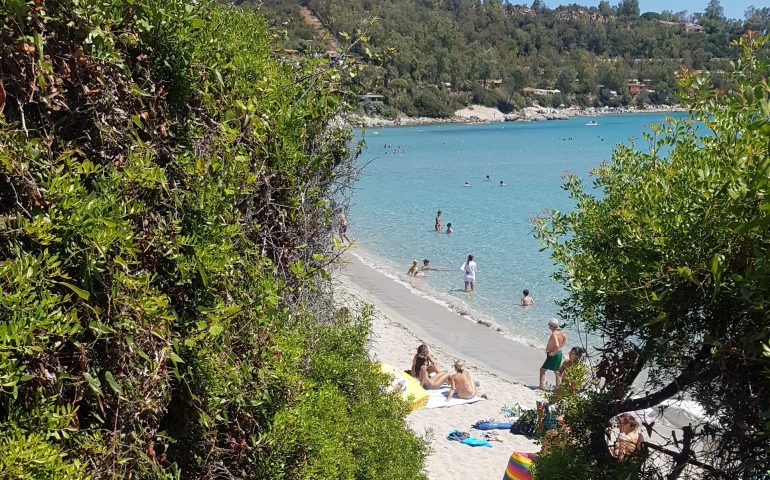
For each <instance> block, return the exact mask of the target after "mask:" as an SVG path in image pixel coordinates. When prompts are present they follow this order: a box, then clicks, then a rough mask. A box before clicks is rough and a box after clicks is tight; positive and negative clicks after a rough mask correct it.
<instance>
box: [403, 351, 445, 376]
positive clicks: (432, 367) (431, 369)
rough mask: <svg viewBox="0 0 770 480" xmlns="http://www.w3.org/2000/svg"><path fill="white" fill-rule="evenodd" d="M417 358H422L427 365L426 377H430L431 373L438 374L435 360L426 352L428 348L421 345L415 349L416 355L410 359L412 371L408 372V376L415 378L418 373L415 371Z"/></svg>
mask: <svg viewBox="0 0 770 480" xmlns="http://www.w3.org/2000/svg"><path fill="white" fill-rule="evenodd" d="M418 358H423V359H425V360H426V362H425V364H426V365H427V368H428V375H430V374H431V373H439V370H438V364H437V363H436V360H435V359H434V358H433V356H432V355H431V354H430V352H429V351H428V346H427V345H425V344H424V343H423V344H422V345H420V346H419V347H417V354H415V356H414V358H413V359H412V369H411V370H410V371H409V374H410V375H412V376H413V377H414V378H417V377H418V373H419V372H418V371H417V370H416V369H415V367H416V365H417V359H418Z"/></svg>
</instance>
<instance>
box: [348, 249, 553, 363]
mask: <svg viewBox="0 0 770 480" xmlns="http://www.w3.org/2000/svg"><path fill="white" fill-rule="evenodd" d="M349 253H350V254H351V255H353V256H354V257H355V258H356V259H358V261H360V262H361V263H362V264H364V265H366V266H367V267H369V268H371V269H373V270H375V271H376V272H377V273H379V274H381V275H382V276H384V277H386V278H387V279H389V280H391V281H393V282H395V283H397V284H399V285H401V286H403V287H405V288H406V289H407V290H408V291H409V292H410V293H411V294H413V295H415V296H418V297H420V298H423V299H425V300H429V301H431V302H433V303H435V304H437V305H440V306H441V307H443V308H445V309H446V310H447V311H449V312H451V313H455V314H458V315H460V316H461V317H463V318H464V319H466V320H468V321H470V322H472V323H478V324H482V325H484V326H487V327H488V328H490V329H492V330H494V331H496V332H497V333H499V334H500V335H502V336H504V337H505V338H508V339H509V340H512V341H514V342H517V343H520V344H522V345H526V346H528V347H533V348H538V349H540V348H544V347H545V344H538V343H537V342H535V341H533V340H532V339H530V338H526V337H522V336H520V335H516V334H515V333H514V332H512V331H511V330H510V328H509V327H508V326H506V325H503V324H500V323H499V322H496V321H495V320H494V319H492V318H490V317H489V316H487V315H484V314H483V313H481V312H479V311H477V310H474V309H472V308H470V307H469V306H468V305H466V304H465V303H464V302H462V301H460V300H457V299H456V298H452V297H448V298H446V297H444V296H443V295H442V294H441V293H439V292H437V291H435V290H433V289H430V288H429V287H427V286H422V285H421V286H419V287H418V286H416V285H414V284H412V283H410V282H409V281H407V280H405V279H403V278H402V277H400V276H399V275H398V274H396V273H394V270H395V268H397V267H395V266H393V265H390V264H389V262H387V261H386V260H385V259H382V258H380V257H377V256H376V255H374V254H372V253H370V252H364V251H362V250H361V249H360V248H359V249H358V251H357V252H353V251H350V252H349Z"/></svg>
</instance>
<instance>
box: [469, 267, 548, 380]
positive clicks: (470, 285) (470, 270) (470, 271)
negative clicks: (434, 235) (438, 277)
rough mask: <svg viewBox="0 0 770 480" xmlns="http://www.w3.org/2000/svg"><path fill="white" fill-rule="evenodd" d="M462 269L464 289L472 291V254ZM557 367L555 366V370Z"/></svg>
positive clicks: (473, 274)
mask: <svg viewBox="0 0 770 480" xmlns="http://www.w3.org/2000/svg"><path fill="white" fill-rule="evenodd" d="M460 270H462V271H463V281H464V282H465V291H466V292H472V291H473V290H474V289H475V287H476V262H474V261H473V254H471V255H468V260H466V261H465V263H463V266H462V267H460ZM559 366H561V359H559ZM558 369H559V368H558V367H557V368H556V370H558Z"/></svg>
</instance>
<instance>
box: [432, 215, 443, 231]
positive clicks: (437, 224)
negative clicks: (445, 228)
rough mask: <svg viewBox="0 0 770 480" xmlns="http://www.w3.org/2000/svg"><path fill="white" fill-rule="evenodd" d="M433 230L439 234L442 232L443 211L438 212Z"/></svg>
mask: <svg viewBox="0 0 770 480" xmlns="http://www.w3.org/2000/svg"><path fill="white" fill-rule="evenodd" d="M433 229H434V230H435V231H437V232H440V231H441V210H439V211H438V212H436V224H435V226H434V227H433Z"/></svg>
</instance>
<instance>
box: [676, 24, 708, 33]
mask: <svg viewBox="0 0 770 480" xmlns="http://www.w3.org/2000/svg"><path fill="white" fill-rule="evenodd" d="M682 26H683V27H684V31H685V32H687V33H691V32H703V31H705V30H706V27H704V26H702V25H698V24H697V23H692V22H686V23H683V24H682Z"/></svg>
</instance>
